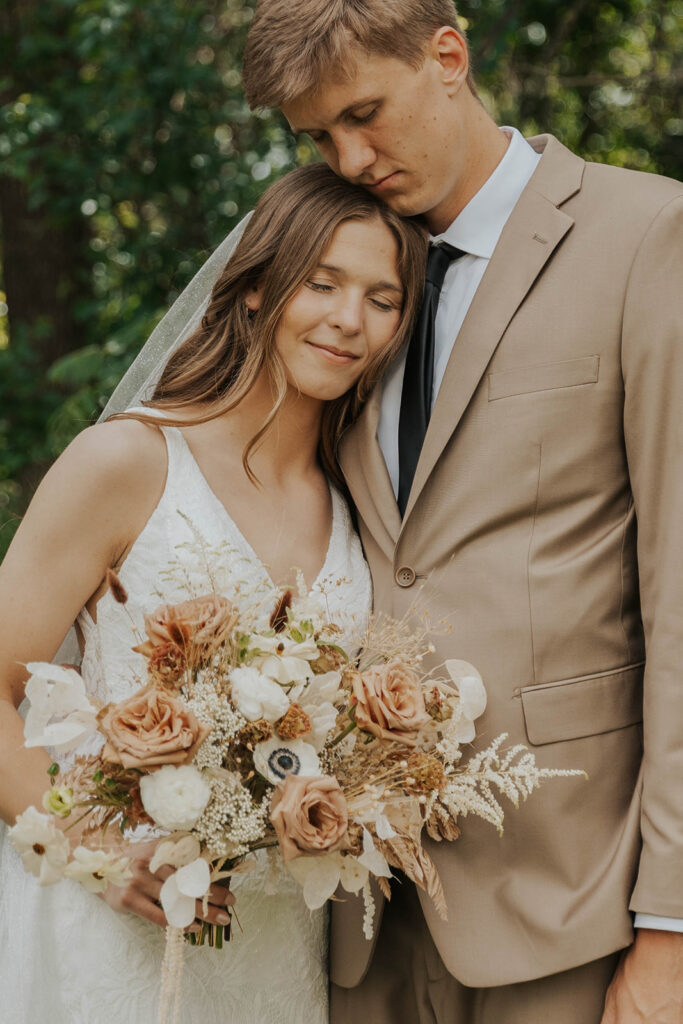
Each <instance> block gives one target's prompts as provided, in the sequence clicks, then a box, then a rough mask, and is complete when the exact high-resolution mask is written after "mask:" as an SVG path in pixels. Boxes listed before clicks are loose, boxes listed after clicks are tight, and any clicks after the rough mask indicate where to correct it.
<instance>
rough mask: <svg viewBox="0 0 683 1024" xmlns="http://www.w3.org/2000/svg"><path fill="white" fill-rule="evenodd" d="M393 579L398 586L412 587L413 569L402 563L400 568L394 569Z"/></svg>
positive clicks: (413, 579) (413, 580)
mask: <svg viewBox="0 0 683 1024" xmlns="http://www.w3.org/2000/svg"><path fill="white" fill-rule="evenodd" d="M394 579H395V580H396V582H397V583H398V585H399V587H412V585H413V583H414V582H415V570H414V569H412V568H411V567H410V566H409V565H402V566H401V568H400V569H397V570H396V575H395V576H394Z"/></svg>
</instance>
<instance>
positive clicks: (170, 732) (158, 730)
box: [98, 686, 211, 768]
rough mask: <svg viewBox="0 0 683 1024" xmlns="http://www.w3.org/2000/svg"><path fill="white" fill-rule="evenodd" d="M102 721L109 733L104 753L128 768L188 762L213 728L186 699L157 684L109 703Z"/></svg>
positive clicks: (100, 717) (102, 729)
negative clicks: (202, 719)
mask: <svg viewBox="0 0 683 1024" xmlns="http://www.w3.org/2000/svg"><path fill="white" fill-rule="evenodd" d="M98 721H99V724H100V729H101V731H102V732H103V733H104V735H105V736H106V737H107V742H106V743H105V745H104V748H103V750H102V757H103V758H104V759H105V760H106V761H113V762H114V764H121V765H123V767H124V768H153V767H155V766H158V765H162V764H175V765H179V764H187V763H189V762H190V761H191V760H192V758H193V757H194V755H195V753H196V751H197V748H198V747H199V746H200V744H201V743H203V742H204V740H205V739H206V737H207V736H208V735H209V733H210V731H211V730H210V728H209V727H208V726H207V725H203V724H202V723H201V722H200V721H199V719H198V718H197V716H196V715H195V713H194V712H193V711H192V710H191V709H190V708H188V707H187V706H186V705H185V704H183V702H182V701H180V700H178V699H177V698H176V697H172V696H171V695H170V694H169V693H167V692H166V691H165V690H161V689H158V688H157V687H155V686H149V687H147V688H146V689H144V690H141V691H140V692H139V693H136V694H135V695H134V696H133V697H129V698H128V700H124V701H121V703H120V704H108V705H107V706H106V707H105V708H103V709H102V710H101V711H100V713H99V715H98Z"/></svg>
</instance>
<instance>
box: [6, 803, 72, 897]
mask: <svg viewBox="0 0 683 1024" xmlns="http://www.w3.org/2000/svg"><path fill="white" fill-rule="evenodd" d="M9 835H10V839H11V840H12V845H13V846H14V848H15V850H17V852H18V853H19V854H20V855H21V859H22V862H23V864H24V867H25V868H26V870H27V871H29V872H30V873H31V874H32V875H35V877H36V878H37V879H38V882H39V884H40V885H54V883H55V882H59V881H60V880H61V879H62V878H63V877H64V869H65V868H66V864H67V861H68V859H69V849H70V847H69V840H68V839H67V838H66V836H65V835H64V833H63V832H60V830H59V829H58V828H57V826H56V825H55V823H54V821H53V820H52V818H51V817H50V816H49V815H48V814H41V813H40V811H37V810H36V808H35V807H28V808H27V809H26V810H25V811H24V813H23V814H20V815H19V816H18V817H17V821H16V824H15V825H13V826H12V828H11V829H10V830H9Z"/></svg>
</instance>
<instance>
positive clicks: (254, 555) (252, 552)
mask: <svg viewBox="0 0 683 1024" xmlns="http://www.w3.org/2000/svg"><path fill="white" fill-rule="evenodd" d="M166 429H170V430H175V431H176V432H177V435H178V437H179V439H180V442H181V444H182V446H183V449H184V451H185V453H186V455H187V457H188V458H189V459H190V460H191V461H192V463H193V465H194V468H195V470H196V472H197V476H198V477H199V479H200V480H201V483H202V485H203V487H204V490H205V491H206V492H207V494H208V496H209V498H210V500H211V501H212V502H213V503H214V505H216V507H217V508H218V509H219V510H220V513H221V514H222V516H223V517H224V519H225V520H226V521H227V523H228V525H229V526H230V527H231V529H232V531H233V533H234V534H235V535H236V537H237V538H238V539H239V542H240V544H241V545H242V548H243V549H244V551H245V553H246V554H247V555H248V556H249V557H250V559H251V560H252V561H253V562H254V563H255V564H256V565H258V566H259V568H260V569H261V570H262V572H263V575H264V576H265V578H266V580H267V581H268V583H269V584H270V586H271V587H272V588H273V590H282V585H281V584H278V583H276V582H275V580H274V579H273V577H272V576H271V574H270V571H269V569H268V567H267V566H266V563H265V562H264V561H263V559H262V558H261V557H260V555H259V554H258V552H257V551H256V549H255V548H254V547H252V545H251V544H250V543H249V541H248V540H247V538H246V537H245V536H244V534H243V533H242V531H241V530H240V528H239V526H238V525H237V523H236V522H235V520H234V519H233V518H232V516H231V515H230V512H229V511H228V509H227V507H226V506H225V505H224V504H223V502H222V501H221V499H220V498H219V497H218V495H217V494H216V492H215V491H214V489H213V487H212V486H211V484H210V483H209V481H208V480H207V478H206V476H205V475H204V472H203V471H202V468H201V466H200V465H199V463H198V462H197V460H196V458H195V457H194V455H193V454H192V449H191V448H190V446H189V444H188V443H187V441H186V440H185V436H184V435H183V432H182V430H181V429H180V427H167V428H166ZM325 479H326V481H327V488H328V491H329V494H330V501H331V503H332V522H331V524H330V537H329V540H328V542H327V549H326V551H325V557H324V559H323V563H322V565H321V567H320V570H319V572H318V575H317V576H316V577H315V579H314V580H313V582H312V583H311V585H310V586H309V587H308V593H309V594H312V593H313V591H314V590H315V589H316V587H318V586H319V585H320V584H321V583H322V581H323V580H324V579H325V576H326V575H328V572H327V567H328V563H329V561H330V558H331V555H332V546H333V541H334V536H335V532H336V529H337V524H338V521H339V514H338V504H337V501H338V496H337V493H336V491H335V489H334V487H333V486H332V484H331V483H330V481H329V479H327V477H326V478H325Z"/></svg>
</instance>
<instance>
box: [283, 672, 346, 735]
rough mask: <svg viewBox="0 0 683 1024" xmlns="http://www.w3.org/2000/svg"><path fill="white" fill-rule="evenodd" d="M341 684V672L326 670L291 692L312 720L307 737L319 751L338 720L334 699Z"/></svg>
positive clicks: (292, 696)
mask: <svg viewBox="0 0 683 1024" xmlns="http://www.w3.org/2000/svg"><path fill="white" fill-rule="evenodd" d="M340 685H341V672H338V671H334V672H324V673H322V674H321V675H316V676H312V677H311V678H310V679H309V680H308V682H307V683H303V684H299V685H298V686H296V687H294V689H293V690H292V691H291V692H290V694H289V696H290V698H291V700H293V701H296V702H297V704H299V706H300V707H301V708H302V710H303V711H305V712H306V714H307V715H308V717H309V718H310V720H311V731H310V733H307V734H306V738H307V740H309V741H310V743H311V744H312V745H313V746H314V747H315V749H316V750H317V751H320V750H322V748H323V746H324V744H325V739H326V737H327V734H328V733H329V731H330V729H333V728H334V726H335V723H336V721H337V709H336V708H335V706H334V701H335V700H336V699H337V697H338V696H339V688H340Z"/></svg>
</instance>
